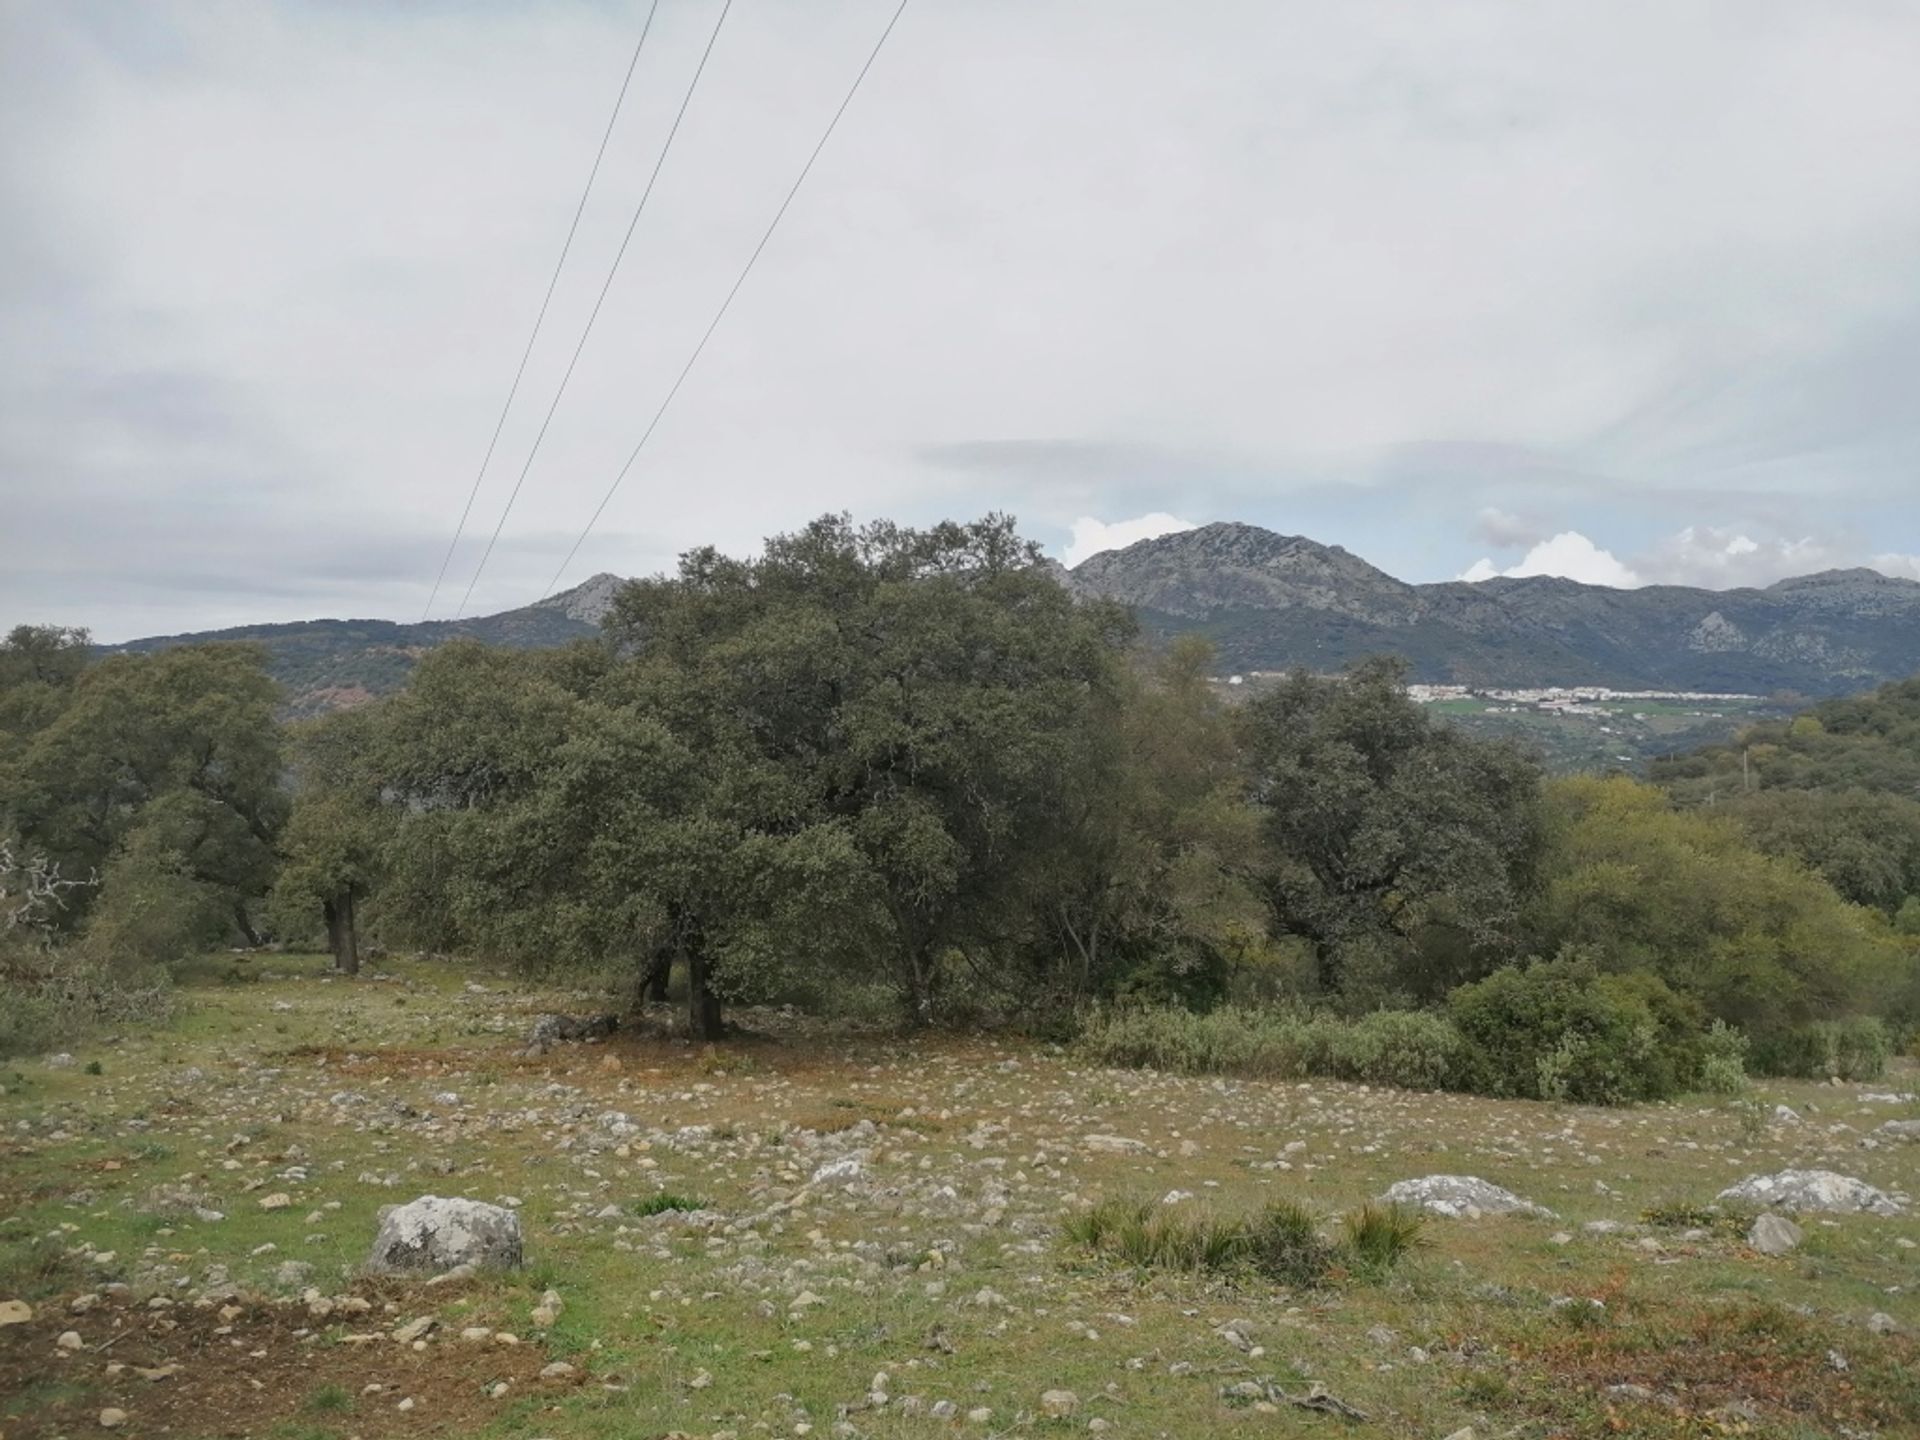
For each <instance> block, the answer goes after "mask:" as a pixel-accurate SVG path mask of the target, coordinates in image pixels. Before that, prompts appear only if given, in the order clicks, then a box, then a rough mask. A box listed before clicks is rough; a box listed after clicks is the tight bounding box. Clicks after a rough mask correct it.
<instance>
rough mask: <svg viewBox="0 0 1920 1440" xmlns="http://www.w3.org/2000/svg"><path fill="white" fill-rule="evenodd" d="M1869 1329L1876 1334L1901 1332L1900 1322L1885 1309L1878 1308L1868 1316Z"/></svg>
mask: <svg viewBox="0 0 1920 1440" xmlns="http://www.w3.org/2000/svg"><path fill="white" fill-rule="evenodd" d="M1867 1329H1869V1330H1871V1331H1872V1332H1873V1333H1874V1334H1875V1335H1895V1334H1898V1333H1899V1330H1900V1322H1899V1321H1898V1320H1896V1319H1894V1318H1893V1316H1891V1315H1889V1314H1887V1312H1886V1311H1884V1310H1876V1311H1874V1312H1873V1314H1871V1315H1869V1316H1868V1317H1867Z"/></svg>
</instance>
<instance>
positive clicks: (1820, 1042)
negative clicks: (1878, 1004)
mask: <svg viewBox="0 0 1920 1440" xmlns="http://www.w3.org/2000/svg"><path fill="white" fill-rule="evenodd" d="M1893 1048H1894V1047H1893V1036H1892V1034H1891V1032H1889V1031H1888V1029H1887V1027H1886V1025H1885V1024H1884V1023H1883V1022H1882V1021H1880V1020H1879V1019H1877V1018H1876V1017H1874V1016H1872V1015H1855V1016H1850V1017H1849V1018H1847V1019H1845V1020H1815V1021H1813V1022H1812V1023H1811V1024H1807V1025H1798V1026H1795V1027H1794V1028H1792V1029H1790V1030H1780V1031H1775V1032H1774V1033H1772V1034H1769V1035H1767V1036H1764V1037H1763V1038H1762V1039H1761V1041H1760V1042H1759V1044H1758V1045H1756V1047H1755V1050H1754V1065H1755V1068H1756V1069H1758V1070H1759V1071H1760V1072H1761V1073H1762V1074H1765V1075H1786V1076H1792V1077H1794V1078H1796V1079H1801V1080H1829V1079H1839V1080H1878V1079H1879V1078H1880V1077H1881V1076H1883V1075H1885V1074H1886V1073H1887V1061H1888V1060H1889V1059H1890V1058H1891V1057H1892V1055H1893Z"/></svg>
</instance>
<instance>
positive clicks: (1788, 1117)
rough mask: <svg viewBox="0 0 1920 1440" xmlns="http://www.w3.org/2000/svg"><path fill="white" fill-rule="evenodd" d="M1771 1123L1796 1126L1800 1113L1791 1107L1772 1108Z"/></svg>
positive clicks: (1777, 1106) (1778, 1106)
mask: <svg viewBox="0 0 1920 1440" xmlns="http://www.w3.org/2000/svg"><path fill="white" fill-rule="evenodd" d="M1773 1121H1774V1124H1776V1125H1798V1124H1799V1123H1800V1112H1799V1111H1798V1110H1796V1109H1794V1108H1793V1107H1792V1106H1791V1105H1776V1106H1774V1107H1773Z"/></svg>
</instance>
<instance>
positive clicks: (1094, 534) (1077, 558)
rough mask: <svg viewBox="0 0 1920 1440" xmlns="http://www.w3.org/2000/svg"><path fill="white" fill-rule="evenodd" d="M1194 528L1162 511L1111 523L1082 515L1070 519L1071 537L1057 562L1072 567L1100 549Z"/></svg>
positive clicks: (1175, 516) (1122, 546)
mask: <svg viewBox="0 0 1920 1440" xmlns="http://www.w3.org/2000/svg"><path fill="white" fill-rule="evenodd" d="M1193 528H1195V527H1194V523H1193V521H1191V520H1182V519H1181V518H1180V517H1179V516H1178V515H1169V514H1167V512H1166V511H1164V510H1156V511H1154V512H1153V514H1151V515H1140V516H1136V517H1135V518H1134V519H1132V520H1115V521H1114V522H1113V523H1112V524H1108V523H1107V522H1106V521H1104V520H1095V519H1094V518H1093V517H1092V516H1090V515H1083V516H1081V517H1080V518H1079V519H1078V520H1076V521H1074V522H1073V538H1072V539H1071V540H1069V541H1068V542H1067V544H1066V548H1065V549H1063V550H1062V551H1061V552H1060V561H1061V563H1062V564H1064V565H1067V566H1069V567H1072V566H1074V565H1078V564H1079V563H1080V562H1081V561H1082V560H1084V559H1086V558H1087V557H1088V556H1089V555H1098V554H1099V553H1100V552H1101V551H1102V550H1121V549H1124V548H1126V547H1127V546H1129V545H1132V544H1135V543H1136V542H1138V541H1141V540H1152V539H1155V538H1156V537H1158V536H1161V535H1172V534H1175V533H1176V532H1178V531H1181V530H1192V529H1193Z"/></svg>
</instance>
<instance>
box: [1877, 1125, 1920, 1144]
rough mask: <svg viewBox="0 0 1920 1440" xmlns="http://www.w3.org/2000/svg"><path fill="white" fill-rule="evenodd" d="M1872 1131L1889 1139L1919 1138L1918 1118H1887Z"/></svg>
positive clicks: (1919, 1126)
mask: <svg viewBox="0 0 1920 1440" xmlns="http://www.w3.org/2000/svg"><path fill="white" fill-rule="evenodd" d="M1873 1133H1874V1134H1876V1135H1884V1136H1886V1137H1887V1138H1888V1139H1889V1140H1920V1120H1889V1121H1887V1122H1886V1123H1885V1124H1884V1125H1882V1126H1881V1127H1880V1128H1879V1129H1877V1130H1875V1131H1874V1132H1873Z"/></svg>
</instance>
